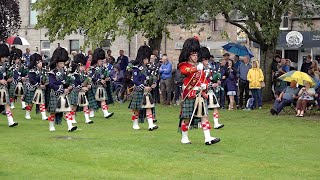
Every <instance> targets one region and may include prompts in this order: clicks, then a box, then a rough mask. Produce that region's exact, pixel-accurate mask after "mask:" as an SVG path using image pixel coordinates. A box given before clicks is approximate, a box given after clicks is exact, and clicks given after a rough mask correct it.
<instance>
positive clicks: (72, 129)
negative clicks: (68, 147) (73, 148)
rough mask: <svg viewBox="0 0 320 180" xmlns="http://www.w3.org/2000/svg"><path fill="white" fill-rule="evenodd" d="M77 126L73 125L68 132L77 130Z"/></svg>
mask: <svg viewBox="0 0 320 180" xmlns="http://www.w3.org/2000/svg"><path fill="white" fill-rule="evenodd" d="M77 128H78V127H77V126H73V127H72V128H71V129H70V130H68V132H72V131H75V130H77Z"/></svg>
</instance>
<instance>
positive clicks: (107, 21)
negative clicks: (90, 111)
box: [33, 0, 198, 46]
mask: <svg viewBox="0 0 320 180" xmlns="http://www.w3.org/2000/svg"><path fill="white" fill-rule="evenodd" d="M195 5H196V4H195V2H194V1H190V2H189V1H187V2H184V0H177V1H172V0H171V1H170V0H130V1H118V0H91V1H87V0H68V1H59V3H57V1H56V0H38V1H37V2H36V3H35V5H34V7H33V8H34V9H36V10H38V11H41V12H42V13H40V15H39V16H38V24H37V26H36V27H37V28H42V27H45V28H48V33H47V35H48V36H49V39H50V40H51V41H53V40H55V39H63V38H64V37H65V36H67V35H69V34H72V33H79V31H81V32H83V33H85V34H86V36H87V39H86V40H87V41H86V43H87V45H93V46H95V45H96V44H97V43H100V42H101V41H102V40H103V39H104V38H107V37H109V38H111V39H114V38H115V37H116V36H119V35H126V36H127V37H128V38H130V37H132V36H133V35H134V34H136V33H137V32H142V33H143V35H144V36H145V37H147V38H157V37H159V36H162V34H163V33H166V35H169V32H168V30H167V25H168V24H169V23H179V22H183V23H191V22H195V18H196V17H197V16H196V13H198V12H197V11H195V9H194V11H190V12H188V11H186V10H188V9H192V8H187V7H188V6H190V7H196V6H195ZM182 14H184V15H182Z"/></svg>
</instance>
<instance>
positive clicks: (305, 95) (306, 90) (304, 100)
mask: <svg viewBox="0 0 320 180" xmlns="http://www.w3.org/2000/svg"><path fill="white" fill-rule="evenodd" d="M315 93H316V92H315V89H314V88H311V83H310V82H307V81H305V82H304V87H303V88H301V90H300V91H299V93H298V96H299V99H298V101H297V106H296V109H297V115H296V117H303V116H304V111H305V110H306V108H307V105H309V104H310V103H311V102H312V101H313V100H314V95H315Z"/></svg>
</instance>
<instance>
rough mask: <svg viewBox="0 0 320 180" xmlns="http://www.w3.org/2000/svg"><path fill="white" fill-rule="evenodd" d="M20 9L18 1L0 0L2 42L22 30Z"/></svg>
mask: <svg viewBox="0 0 320 180" xmlns="http://www.w3.org/2000/svg"><path fill="white" fill-rule="evenodd" d="M20 24H21V21H20V8H19V2H18V1H17V0H0V41H3V42H4V41H5V40H6V39H7V38H8V37H9V36H10V35H12V34H15V33H17V32H18V29H19V28H20Z"/></svg>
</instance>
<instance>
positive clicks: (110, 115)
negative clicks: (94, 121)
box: [104, 113, 114, 119]
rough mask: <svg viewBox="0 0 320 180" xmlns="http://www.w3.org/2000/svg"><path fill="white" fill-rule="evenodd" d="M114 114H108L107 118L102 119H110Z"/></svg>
mask: <svg viewBox="0 0 320 180" xmlns="http://www.w3.org/2000/svg"><path fill="white" fill-rule="evenodd" d="M113 114H114V113H110V114H109V115H108V116H106V117H104V118H107V119H108V118H111V117H112V116H113Z"/></svg>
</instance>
